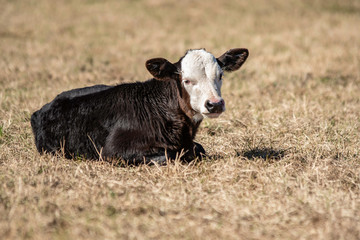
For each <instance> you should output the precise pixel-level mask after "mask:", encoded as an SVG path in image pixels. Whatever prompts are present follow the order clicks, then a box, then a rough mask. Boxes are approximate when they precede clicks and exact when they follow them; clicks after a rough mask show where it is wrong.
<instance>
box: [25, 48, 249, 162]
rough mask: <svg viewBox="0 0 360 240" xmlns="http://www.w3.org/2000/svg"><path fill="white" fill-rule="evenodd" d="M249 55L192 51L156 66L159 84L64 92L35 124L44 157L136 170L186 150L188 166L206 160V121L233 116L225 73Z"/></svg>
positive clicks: (156, 62)
mask: <svg viewBox="0 0 360 240" xmlns="http://www.w3.org/2000/svg"><path fill="white" fill-rule="evenodd" d="M248 54H249V53H248V50H247V49H242V48H236V49H231V50H229V51H227V52H226V53H224V54H223V55H221V56H220V57H219V58H215V57H214V56H213V55H212V54H210V53H209V52H207V51H205V50H204V49H196V50H189V51H187V53H186V54H185V56H183V57H182V58H181V59H180V60H179V61H178V62H176V63H170V62H169V61H168V60H166V59H164V58H154V59H150V60H148V61H147V62H146V68H147V69H148V71H149V72H150V73H151V74H152V75H153V76H154V78H153V79H150V80H148V81H146V82H136V83H127V84H121V85H117V86H106V85H96V86H92V87H86V88H79V89H73V90H70V91H67V92H63V93H61V94H59V95H58V96H57V97H56V98H55V99H54V100H53V101H52V102H50V103H48V104H46V105H44V106H43V107H42V108H41V109H40V110H38V111H36V112H35V113H34V114H33V115H32V116H31V126H32V129H33V133H34V135H35V144H36V147H37V150H38V151H39V152H40V153H42V152H44V151H46V152H49V153H55V152H56V151H58V150H60V149H63V150H64V153H65V156H66V157H67V158H73V157H76V156H83V157H86V158H90V159H98V158H122V159H124V160H126V161H128V162H130V163H134V164H137V163H142V162H146V163H147V162H152V161H155V162H160V163H161V162H164V161H166V156H168V157H170V158H175V156H176V154H178V153H179V152H180V151H182V150H183V151H184V152H185V154H184V156H183V160H186V161H189V160H192V159H194V158H195V157H200V156H201V154H204V153H205V151H204V149H203V148H202V146H201V145H200V144H197V143H195V142H194V141H193V140H194V137H195V134H196V132H197V129H198V127H199V125H200V123H201V121H202V119H203V118H204V117H205V118H206V117H209V118H216V117H218V116H219V115H220V114H221V113H222V112H223V111H225V102H224V100H223V99H222V97H221V92H220V88H221V85H222V75H223V72H224V71H228V72H230V71H235V70H237V69H239V68H240V67H241V65H242V64H243V63H244V62H245V60H246V59H247V57H248Z"/></svg>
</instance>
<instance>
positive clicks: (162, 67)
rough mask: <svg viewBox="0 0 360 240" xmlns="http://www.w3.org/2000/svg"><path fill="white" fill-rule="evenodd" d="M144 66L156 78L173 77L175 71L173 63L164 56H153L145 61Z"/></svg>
mask: <svg viewBox="0 0 360 240" xmlns="http://www.w3.org/2000/svg"><path fill="white" fill-rule="evenodd" d="M145 65H146V68H147V70H148V71H149V72H150V73H151V75H153V76H154V78H156V79H157V80H165V79H169V78H173V77H174V75H175V74H176V72H177V68H176V66H175V65H174V64H172V63H171V62H169V61H168V60H166V59H165V58H153V59H149V60H147V61H146V64H145Z"/></svg>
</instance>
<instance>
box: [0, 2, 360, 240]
mask: <svg viewBox="0 0 360 240" xmlns="http://www.w3.org/2000/svg"><path fill="white" fill-rule="evenodd" d="M0 6H1V7H0V239H39V240H42V239H346V240H351V239H360V29H359V26H360V1H358V0H353V1H352V0H323V1H321V0H316V1H313V0H303V1H295V0H288V1H285V0H283V1H281V0H271V1H268V0H255V1H237V0H227V1H220V0H211V1H210V0H209V1H191V0H184V1H175V0H170V1H166V0H149V1H145V0H136V1H130V0H128V1H126V0H121V1H115V0H113V1H112V0H107V1H97V0H78V1H70V0H68V1H66V0H61V1H50V0H49V1H46V0H29V1H20V0H13V1H10V0H0ZM234 47H246V48H248V49H249V50H250V57H249V59H248V60H247V62H246V63H245V64H244V66H243V67H242V69H241V70H240V71H238V72H235V73H231V74H228V75H226V76H225V79H224V84H223V97H224V99H225V101H226V103H227V111H226V112H225V113H224V114H223V115H222V116H221V117H220V118H218V119H215V120H205V121H204V122H203V123H202V125H201V127H200V130H199V133H198V135H197V139H196V141H198V142H200V143H201V144H202V145H203V146H204V148H205V149H206V150H207V152H208V154H209V156H210V158H208V159H206V160H204V161H201V162H196V163H191V164H183V163H180V162H178V161H175V162H171V163H169V164H168V165H166V166H161V167H160V166H139V167H119V166H116V165H114V164H110V163H107V162H101V161H97V162H96V161H88V160H86V159H77V160H67V159H64V158H63V157H61V155H59V156H51V155H44V156H41V155H39V153H38V152H37V151H36V149H35V145H34V140H33V135H32V132H31V127H30V116H31V114H32V112H34V111H35V110H37V109H39V108H40V107H41V106H42V105H44V104H45V103H47V102H49V101H51V100H52V99H53V98H54V97H55V96H56V95H57V94H58V93H60V92H62V91H64V90H69V89H72V88H76V87H83V86H90V85H94V84H100V83H102V84H118V83H122V82H132V81H144V80H146V79H148V78H150V74H149V73H148V72H147V71H146V69H145V66H144V63H145V61H146V60H147V59H149V58H153V57H165V58H167V59H169V60H172V61H177V60H178V58H179V57H181V56H182V55H183V54H184V53H185V51H186V50H187V49H189V48H206V49H207V50H209V51H210V52H212V53H213V54H214V55H216V56H217V55H220V54H222V53H223V52H224V51H226V50H228V49H229V48H234Z"/></svg>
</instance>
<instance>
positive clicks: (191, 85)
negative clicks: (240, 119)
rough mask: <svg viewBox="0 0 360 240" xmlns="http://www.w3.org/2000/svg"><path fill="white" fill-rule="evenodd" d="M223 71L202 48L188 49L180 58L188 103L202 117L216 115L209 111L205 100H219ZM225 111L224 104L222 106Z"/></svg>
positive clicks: (216, 114)
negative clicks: (188, 98)
mask: <svg viewBox="0 0 360 240" xmlns="http://www.w3.org/2000/svg"><path fill="white" fill-rule="evenodd" d="M222 74H223V71H222V69H221V67H220V66H219V64H218V62H217V60H216V58H215V57H214V56H213V55H212V54H211V53H209V52H207V51H205V50H204V49H197V50H189V51H188V52H187V53H186V55H185V56H184V57H183V59H182V60H181V76H182V84H183V86H184V88H185V89H186V91H187V92H188V93H189V95H190V105H191V107H192V109H193V110H195V111H196V112H198V113H200V114H201V116H202V117H211V118H213V117H218V116H219V115H220V114H221V113H209V111H208V110H207V108H206V107H205V103H206V101H211V102H218V101H221V100H222V98H221V91H220V90H221V85H222V79H221V77H222ZM223 111H225V106H223Z"/></svg>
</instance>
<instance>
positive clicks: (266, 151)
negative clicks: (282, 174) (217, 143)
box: [236, 148, 285, 161]
mask: <svg viewBox="0 0 360 240" xmlns="http://www.w3.org/2000/svg"><path fill="white" fill-rule="evenodd" d="M236 156H238V157H245V158H247V159H248V160H253V159H256V158H260V159H263V160H275V161H279V160H281V159H282V158H283V157H284V156H285V150H282V149H273V148H253V149H250V150H246V151H241V152H239V151H236Z"/></svg>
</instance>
